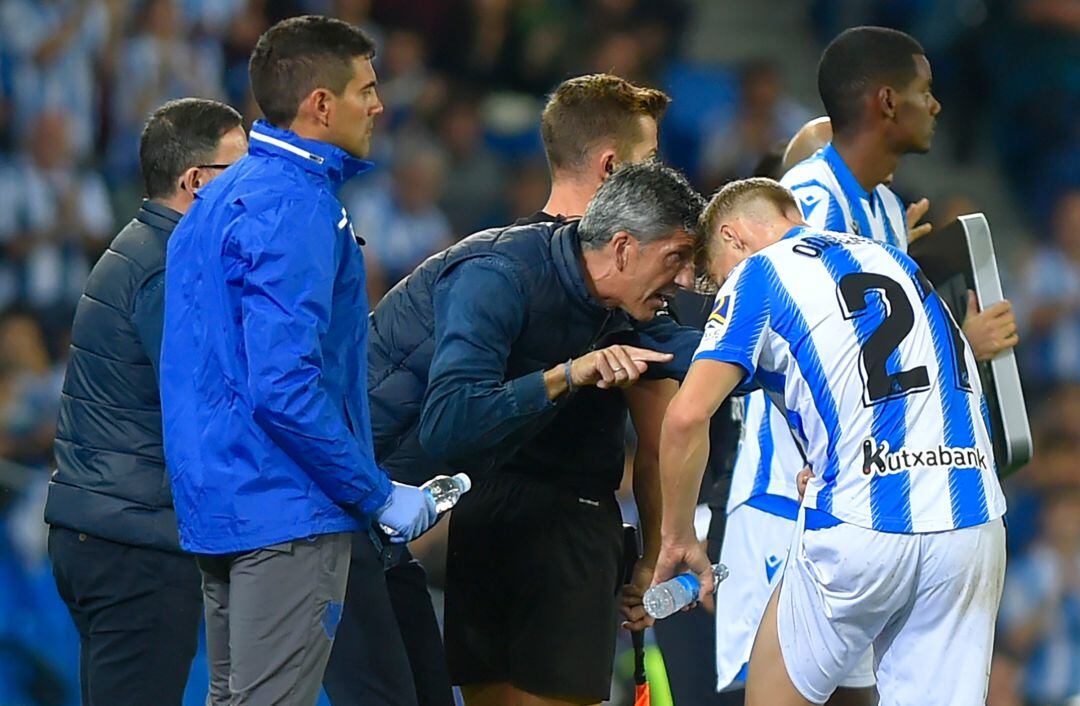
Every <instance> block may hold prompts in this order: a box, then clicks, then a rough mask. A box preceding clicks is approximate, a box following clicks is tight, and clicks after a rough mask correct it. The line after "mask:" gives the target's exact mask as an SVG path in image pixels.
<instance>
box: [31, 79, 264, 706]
mask: <svg viewBox="0 0 1080 706" xmlns="http://www.w3.org/2000/svg"><path fill="white" fill-rule="evenodd" d="M246 151H247V138H246V137H245V135H244V131H243V128H242V126H241V117H240V114H239V113H237V112H236V111H235V110H233V109H232V108H230V107H229V106H227V105H224V104H222V103H218V102H216V101H210V100H203V99H196V98H185V99H182V100H176V101H171V102H169V103H166V104H165V105H163V106H162V107H161V108H159V109H158V110H157V111H155V112H154V114H153V115H152V116H151V117H150V119H149V121H148V122H147V123H146V127H145V128H144V129H143V133H142V138H141V142H140V145H139V160H140V163H141V166H142V173H143V181H144V183H145V186H146V193H147V197H148V198H147V200H146V201H144V202H143V204H142V206H141V207H140V208H139V212H138V214H137V215H136V216H135V218H134V219H133V220H132V221H131V222H130V223H129V224H128V225H127V226H125V227H124V229H123V230H122V231H120V233H119V235H117V236H116V238H115V239H114V240H113V242H112V243H111V244H110V246H109V249H108V250H107V251H106V252H105V254H104V255H102V257H101V259H100V260H99V261H98V263H97V264H96V265H95V266H94V269H93V271H91V273H90V277H89V279H88V280H87V284H86V290H85V292H84V293H83V295H82V297H81V299H80V300H79V303H78V306H77V308H76V310H75V321H74V323H73V325H72V331H71V341H72V342H71V355H70V359H69V362H68V367H67V372H66V374H65V376H64V387H63V394H62V398H61V401H60V419H59V422H58V424H57V433H56V446H55V449H56V461H57V470H56V472H55V474H54V475H53V478H52V482H51V483H50V484H49V493H48V500H47V502H46V505H45V521H46V522H47V523H48V524H49V525H50V529H49V556H50V558H51V560H52V567H53V574H54V576H55V578H56V585H57V587H58V588H59V590H60V595H61V596H62V597H63V599H64V602H65V603H66V604H67V607H68V610H69V611H70V613H71V617H72V619H73V620H74V621H75V625H76V627H77V628H78V631H79V638H80V661H81V663H80V675H79V676H80V681H81V685H82V703H83V706H106V705H107V706H113V705H114V704H124V706H139V705H140V704H147V705H148V706H169V705H171V704H179V703H181V701H182V699H183V694H184V687H185V685H186V683H187V677H188V672H189V670H190V668H191V660H192V657H193V656H194V654H195V650H196V646H197V644H198V629H199V619H200V618H201V616H202V589H201V586H200V576H199V570H198V567H197V566H196V565H195V560H194V559H193V558H192V557H190V556H187V555H185V554H183V553H181V551H180V545H179V540H178V537H177V528H176V516H175V513H174V511H173V507H172V497H171V492H170V489H169V479H168V477H167V475H166V472H165V461H164V454H163V451H162V440H161V407H160V401H159V398H158V383H157V366H158V359H159V354H160V349H161V328H162V315H163V311H164V289H163V284H164V274H165V245H166V242H167V239H168V237H169V234H170V233H172V231H173V228H174V227H175V226H176V224H177V223H178V222H179V220H180V217H181V216H182V214H183V213H184V212H186V211H187V209H188V207H189V206H190V205H191V203H192V201H193V199H194V194H195V192H196V191H197V190H198V189H199V188H201V187H202V186H204V185H206V184H207V183H208V182H209V181H210V180H212V179H213V178H215V177H216V176H218V175H219V174H221V172H222V170H224V169H225V168H226V167H228V166H229V164H231V163H232V162H234V161H235V160H237V159H239V158H240V157H241V156H242V155H243V154H244V153H245V152H246Z"/></svg>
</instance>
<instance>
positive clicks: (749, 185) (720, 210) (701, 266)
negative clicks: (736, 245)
mask: <svg viewBox="0 0 1080 706" xmlns="http://www.w3.org/2000/svg"><path fill="white" fill-rule="evenodd" d="M759 201H765V202H766V203H768V204H771V205H772V206H773V207H775V208H776V210H777V212H779V213H781V214H784V213H785V212H787V211H789V210H793V211H794V212H795V213H799V204H798V203H797V202H796V201H795V196H794V195H793V194H792V193H791V192H790V191H789V190H788V189H787V187H785V186H783V185H782V184H781V183H780V182H778V181H775V180H773V179H768V178H765V177H752V178H750V179H740V180H738V181H732V182H729V183H728V184H726V185H724V186H723V187H722V188H720V189H719V190H718V191H717V192H716V193H715V194H713V196H712V198H711V199H709V203H708V204H707V205H706V206H705V209H704V210H703V211H702V212H701V218H700V219H699V220H698V231H699V232H700V233H701V239H700V240H699V241H698V242H699V245H698V250H697V252H696V253H695V258H694V259H695V266H696V270H697V280H698V282H697V288H698V290H699V291H702V292H705V293H709V292H713V291H715V290H716V287H717V283H716V282H713V281H712V278H711V276H710V275H709V273H708V265H709V261H710V260H711V259H712V257H713V256H714V255H715V254H717V253H718V252H719V251H718V250H717V248H718V247H724V246H723V240H722V239H721V238H720V237H719V236H718V235H717V233H716V229H717V228H718V227H719V226H720V224H721V223H723V222H724V221H725V220H727V219H728V218H731V217H732V216H735V215H739V214H740V212H741V211H743V210H744V209H745V208H746V207H748V206H749V205H750V204H752V203H755V202H759Z"/></svg>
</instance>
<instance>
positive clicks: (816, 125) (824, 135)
mask: <svg viewBox="0 0 1080 706" xmlns="http://www.w3.org/2000/svg"><path fill="white" fill-rule="evenodd" d="M831 141H832V121H830V120H829V118H828V117H820V118H814V119H813V120H811V121H810V122H808V123H806V124H805V125H803V126H802V127H801V128H799V131H798V132H797V133H795V137H793V138H791V142H789V143H788V146H787V149H786V150H784V161H783V164H782V167H781V168H782V169H783V171H784V172H787V170H789V169H791V168H792V167H794V166H795V165H796V164H798V163H799V162H801V161H803V160H804V159H807V158H808V157H810V155H812V154H814V153H815V152H817V151H818V150H819V149H821V148H822V147H824V146H825V145H827V144H829V142H831Z"/></svg>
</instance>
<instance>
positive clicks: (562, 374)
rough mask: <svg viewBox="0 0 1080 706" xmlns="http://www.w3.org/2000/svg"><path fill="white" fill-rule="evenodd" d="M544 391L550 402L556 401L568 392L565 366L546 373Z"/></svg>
mask: <svg viewBox="0 0 1080 706" xmlns="http://www.w3.org/2000/svg"><path fill="white" fill-rule="evenodd" d="M544 389H545V390H546V391H547V398H548V399H549V400H556V399H558V398H559V397H561V396H562V395H564V394H566V393H567V392H568V390H569V388H568V387H567V385H566V365H565V364H563V365H559V366H556V367H554V368H552V369H551V370H545V371H544Z"/></svg>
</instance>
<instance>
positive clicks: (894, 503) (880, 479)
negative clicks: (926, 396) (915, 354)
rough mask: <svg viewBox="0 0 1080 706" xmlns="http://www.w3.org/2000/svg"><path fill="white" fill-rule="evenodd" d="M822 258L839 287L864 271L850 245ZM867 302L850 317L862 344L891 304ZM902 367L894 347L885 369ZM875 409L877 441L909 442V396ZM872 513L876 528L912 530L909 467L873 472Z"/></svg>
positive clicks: (876, 299) (870, 298)
mask: <svg viewBox="0 0 1080 706" xmlns="http://www.w3.org/2000/svg"><path fill="white" fill-rule="evenodd" d="M821 262H822V264H824V265H825V269H826V270H828V272H829V274H830V275H831V276H832V279H833V282H834V283H835V284H836V286H837V287H839V285H840V280H841V279H843V278H844V277H845V276H846V275H850V274H854V273H857V272H862V266H861V265H860V263H859V261H858V260H856V259H855V258H854V256H852V254H851V252H850V251H849V250H848V249H847V248H843V247H840V246H834V247H831V248H826V249H825V250H824V252H823V253H822V256H821ZM866 304H867V306H866V308H865V309H863V310H862V311H860V312H858V313H856V314H855V315H854V316H852V318H851V319H849V322H850V323H851V324H852V326H853V327H854V329H855V336H856V338H857V339H858V341H859V347H860V348H862V347H864V346H865V345H866V342H867V341H868V340H869V338H870V337H871V336H872V335H873V334H874V333H875V332H876V331H877V330H878V328H879V327H880V326H881V324H882V322H883V321H884V320H885V318H886V316H887V315H888V307H887V306H886V303H885V301H884V298H883V297H882V296H880V295H875V294H873V293H868V294H867V295H866ZM901 370H902V364H901V361H900V353H899V351H896V350H894V351H893V352H892V353H891V354H890V355H889V358H888V360H887V363H886V371H887V372H889V373H890V374H893V373H898V372H900V371H901ZM864 374H865V373H864ZM864 404H865V402H864ZM872 412H873V422H872V423H871V435H872V436H873V438H874V439H875V440H876V441H877V443H879V444H880V443H882V442H887V443H888V444H889V448H890V449H900V448H902V447H903V446H904V445H905V442H906V432H907V399H906V397H894V398H890V399H885V400H881V401H879V402H877V403H875V404H873V406H872ZM870 517H871V521H872V523H873V529H875V530H878V531H887V532H910V531H911V478H910V471H908V470H906V469H905V470H903V471H901V472H899V473H891V474H888V475H877V474H875V475H873V476H871V478H870Z"/></svg>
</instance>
